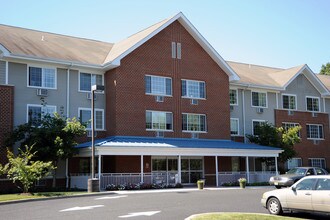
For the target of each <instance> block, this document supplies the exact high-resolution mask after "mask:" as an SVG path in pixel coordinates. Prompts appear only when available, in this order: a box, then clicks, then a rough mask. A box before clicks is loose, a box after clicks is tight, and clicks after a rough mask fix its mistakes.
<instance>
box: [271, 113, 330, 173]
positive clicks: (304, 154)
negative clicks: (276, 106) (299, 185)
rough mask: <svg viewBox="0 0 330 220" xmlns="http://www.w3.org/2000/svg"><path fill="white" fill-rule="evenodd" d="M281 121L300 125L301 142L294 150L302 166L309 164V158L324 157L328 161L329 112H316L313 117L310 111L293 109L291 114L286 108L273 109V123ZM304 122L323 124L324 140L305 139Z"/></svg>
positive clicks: (329, 148)
mask: <svg viewBox="0 0 330 220" xmlns="http://www.w3.org/2000/svg"><path fill="white" fill-rule="evenodd" d="M282 122H292V123H299V124H300V126H301V127H302V128H301V131H300V134H301V143H298V144H296V145H295V150H296V152H297V153H298V155H297V157H300V158H302V165H303V166H308V165H309V163H308V159H309V158H325V160H326V161H327V162H329V161H330V147H329V146H330V137H329V114H327V113H317V114H315V115H314V117H313V114H312V113H311V112H299V111H294V113H293V115H289V114H288V111H287V110H275V125H276V126H277V127H278V126H282ZM306 124H321V125H323V133H324V140H320V141H318V142H317V143H314V142H313V140H309V139H307V128H306ZM327 167H329V165H328V164H327Z"/></svg>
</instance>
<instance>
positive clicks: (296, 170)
mask: <svg viewBox="0 0 330 220" xmlns="http://www.w3.org/2000/svg"><path fill="white" fill-rule="evenodd" d="M305 172H306V169H304V168H293V169H291V170H289V171H288V172H286V173H287V174H298V175H304V174H305Z"/></svg>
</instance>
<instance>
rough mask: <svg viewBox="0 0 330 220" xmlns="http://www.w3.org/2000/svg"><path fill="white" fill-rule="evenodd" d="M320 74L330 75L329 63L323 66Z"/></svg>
mask: <svg viewBox="0 0 330 220" xmlns="http://www.w3.org/2000/svg"><path fill="white" fill-rule="evenodd" d="M320 74H322V75H330V62H328V63H326V64H325V65H324V64H323V65H322V67H321V70H320Z"/></svg>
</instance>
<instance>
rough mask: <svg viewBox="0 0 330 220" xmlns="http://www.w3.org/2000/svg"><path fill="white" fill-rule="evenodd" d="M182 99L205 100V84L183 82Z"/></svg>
mask: <svg viewBox="0 0 330 220" xmlns="http://www.w3.org/2000/svg"><path fill="white" fill-rule="evenodd" d="M181 84H182V97H184V98H192V99H205V97H206V93H205V82H203V81H196V80H184V79H183V80H181Z"/></svg>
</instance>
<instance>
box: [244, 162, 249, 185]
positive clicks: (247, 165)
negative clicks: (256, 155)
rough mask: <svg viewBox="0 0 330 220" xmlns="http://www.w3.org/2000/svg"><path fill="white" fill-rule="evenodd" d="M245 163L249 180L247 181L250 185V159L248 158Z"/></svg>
mask: <svg viewBox="0 0 330 220" xmlns="http://www.w3.org/2000/svg"><path fill="white" fill-rule="evenodd" d="M245 163H246V178H247V179H246V180H247V182H248V183H250V168H249V157H246V159H245Z"/></svg>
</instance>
